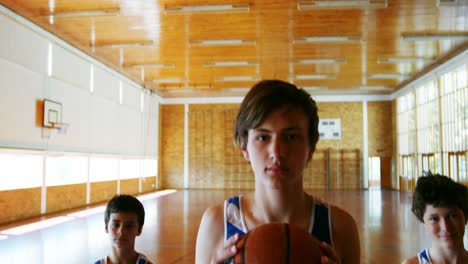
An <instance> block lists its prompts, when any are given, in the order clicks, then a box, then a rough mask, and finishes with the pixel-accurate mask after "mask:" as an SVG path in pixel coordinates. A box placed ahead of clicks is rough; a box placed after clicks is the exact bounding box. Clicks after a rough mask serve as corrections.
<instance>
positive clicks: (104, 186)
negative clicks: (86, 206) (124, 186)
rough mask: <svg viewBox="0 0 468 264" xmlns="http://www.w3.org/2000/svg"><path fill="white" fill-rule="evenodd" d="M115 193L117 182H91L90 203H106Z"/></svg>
mask: <svg viewBox="0 0 468 264" xmlns="http://www.w3.org/2000/svg"><path fill="white" fill-rule="evenodd" d="M116 193H117V181H105V182H92V183H91V199H90V203H99V202H105V201H108V200H109V199H110V198H112V196H114V195H115V194H116Z"/></svg>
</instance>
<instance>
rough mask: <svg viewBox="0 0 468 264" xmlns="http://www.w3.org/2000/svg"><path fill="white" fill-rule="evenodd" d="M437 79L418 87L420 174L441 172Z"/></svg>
mask: <svg viewBox="0 0 468 264" xmlns="http://www.w3.org/2000/svg"><path fill="white" fill-rule="evenodd" d="M437 91H438V89H437V83H436V80H432V81H430V82H428V83H426V84H425V85H422V86H420V87H418V88H416V100H417V120H418V121H417V135H418V136H417V138H418V168H419V170H418V174H419V175H422V173H423V172H424V171H426V172H427V171H429V170H430V171H431V172H433V173H441V172H442V169H441V162H439V161H440V154H439V153H440V129H439V119H440V116H439V100H438V99H439V98H438V92H437Z"/></svg>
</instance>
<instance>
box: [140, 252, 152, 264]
mask: <svg viewBox="0 0 468 264" xmlns="http://www.w3.org/2000/svg"><path fill="white" fill-rule="evenodd" d="M136 264H153V263H152V262H151V261H149V259H148V258H147V257H146V256H145V255H143V254H141V253H138V259H137V263H136Z"/></svg>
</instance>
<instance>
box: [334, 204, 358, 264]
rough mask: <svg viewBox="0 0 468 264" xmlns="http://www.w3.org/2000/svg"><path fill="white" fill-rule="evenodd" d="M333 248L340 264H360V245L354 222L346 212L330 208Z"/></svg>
mask: <svg viewBox="0 0 468 264" xmlns="http://www.w3.org/2000/svg"><path fill="white" fill-rule="evenodd" d="M330 208H331V222H332V237H333V244H334V245H333V247H334V249H335V250H336V252H337V254H338V255H339V257H340V259H341V262H340V263H342V264H348V263H349V264H359V263H361V244H360V241H359V232H358V229H357V225H356V221H354V219H353V217H352V216H351V215H350V214H349V213H348V212H346V211H344V210H342V209H340V208H338V207H335V206H331V207H330Z"/></svg>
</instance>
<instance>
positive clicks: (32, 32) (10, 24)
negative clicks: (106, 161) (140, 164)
mask: <svg viewBox="0 0 468 264" xmlns="http://www.w3.org/2000/svg"><path fill="white" fill-rule="evenodd" d="M0 39H1V40H2V41H0V122H1V124H3V125H2V129H0V148H2V147H8V148H26V149H38V150H47V151H71V152H85V153H105V154H117V155H122V156H140V157H142V156H145V157H149V158H157V153H158V151H157V149H158V145H157V144H158V140H157V136H158V125H157V124H158V115H159V113H158V112H159V106H158V105H159V102H158V99H157V98H156V97H155V96H153V95H151V94H149V93H146V92H145V93H143V94H144V101H145V105H144V106H145V107H144V110H143V112H142V111H141V104H140V101H141V99H140V98H141V94H142V91H143V89H142V87H140V86H139V85H138V84H136V83H134V82H132V81H131V80H129V79H127V78H126V77H124V76H122V75H120V74H119V73H117V72H115V71H113V70H112V69H110V68H108V67H106V66H105V65H103V64H102V63H99V62H98V61H96V60H95V59H93V58H91V57H89V56H88V55H86V54H84V53H82V52H80V51H78V50H77V49H75V48H73V47H71V46H70V45H68V44H66V43H64V42H63V41H62V40H60V39H58V38H56V37H55V36H52V35H51V34H49V33H47V32H45V31H44V30H42V29H40V28H39V27H37V26H35V25H33V24H31V23H29V22H27V21H26V22H23V21H22V20H21V18H18V17H15V16H12V15H11V14H8V13H1V12H0ZM49 45H51V47H52V49H51V51H52V60H51V61H52V72H51V75H50V76H49V73H48V63H49V61H48V58H49V50H50V49H49ZM92 67H93V69H94V74H93V75H94V81H93V85H94V91H93V92H90V85H91V76H92V74H91V68H92ZM120 83H122V94H123V102H122V104H121V103H120V102H119V101H120V96H119V94H120V93H119V87H120ZM45 98H47V99H51V100H54V101H57V102H60V103H62V109H63V110H62V111H63V112H62V121H63V122H64V123H68V124H69V128H68V130H67V133H66V134H59V133H57V131H56V130H51V129H47V128H41V127H38V126H37V124H36V123H37V122H36V102H37V101H41V100H43V99H45Z"/></svg>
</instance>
